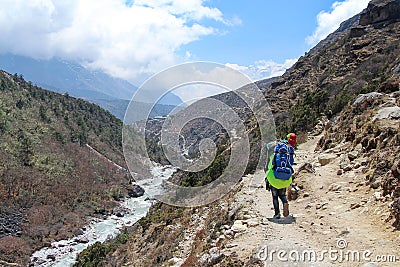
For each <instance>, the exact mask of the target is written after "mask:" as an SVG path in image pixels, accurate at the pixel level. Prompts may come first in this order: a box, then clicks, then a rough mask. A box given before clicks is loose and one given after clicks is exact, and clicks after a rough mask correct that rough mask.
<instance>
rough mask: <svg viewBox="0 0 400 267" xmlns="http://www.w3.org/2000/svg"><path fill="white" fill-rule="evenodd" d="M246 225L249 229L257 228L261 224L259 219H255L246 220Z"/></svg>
mask: <svg viewBox="0 0 400 267" xmlns="http://www.w3.org/2000/svg"><path fill="white" fill-rule="evenodd" d="M246 224H247V226H248V227H255V226H257V225H259V224H260V223H259V222H258V220H257V219H254V218H253V219H248V220H246Z"/></svg>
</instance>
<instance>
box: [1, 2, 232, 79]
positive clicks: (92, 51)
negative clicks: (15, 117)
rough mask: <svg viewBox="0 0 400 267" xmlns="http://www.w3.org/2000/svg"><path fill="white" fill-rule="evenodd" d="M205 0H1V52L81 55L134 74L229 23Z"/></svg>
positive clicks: (168, 61)
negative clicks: (211, 23) (128, 1)
mask: <svg viewBox="0 0 400 267" xmlns="http://www.w3.org/2000/svg"><path fill="white" fill-rule="evenodd" d="M203 2H204V0H136V1H134V2H132V4H130V5H126V1H125V0H85V1H81V0H70V1H59V0H30V1H25V0H0V5H1V6H3V7H7V8H2V9H0V36H1V42H0V53H6V52H10V53H14V54H18V55H24V56H29V57H33V58H51V57H60V58H64V59H69V60H78V61H80V62H81V63H83V64H84V65H86V66H89V67H92V68H96V69H103V70H105V71H106V72H108V73H109V74H111V75H114V76H118V77H122V78H126V79H130V80H132V79H133V78H135V77H137V76H140V75H143V74H150V73H154V72H157V71H159V70H161V69H163V68H165V67H167V66H171V65H173V64H175V63H177V62H178V61H179V60H178V59H177V55H176V51H177V50H178V49H179V48H180V47H181V46H182V45H184V44H187V43H190V42H193V41H195V40H198V39H199V38H201V36H204V35H210V34H215V33H216V32H217V29H215V28H212V27H209V26H207V25H206V24H204V23H205V20H204V19H209V20H214V21H217V22H220V23H223V24H229V21H225V19H224V18H223V15H222V13H221V11H220V10H218V9H217V8H210V7H207V6H205V5H204V3H203Z"/></svg>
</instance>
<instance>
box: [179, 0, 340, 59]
mask: <svg viewBox="0 0 400 267" xmlns="http://www.w3.org/2000/svg"><path fill="white" fill-rule="evenodd" d="M334 2H335V1H329V0H295V1H288V0H286V1H265V0H251V1H248V0H247V1H246V0H235V1H222V0H215V1H209V3H210V5H212V6H216V7H218V9H220V10H221V12H222V13H223V14H224V15H225V16H226V17H228V18H232V17H237V18H239V19H240V20H241V23H240V24H238V25H233V26H223V27H222V26H221V31H226V33H225V34H220V35H219V34H217V35H209V36H205V37H202V38H201V40H199V41H197V42H193V43H190V44H188V45H186V46H183V47H182V49H187V50H189V51H191V52H192V53H193V54H194V55H196V57H198V58H199V59H202V60H215V61H218V62H230V63H237V64H241V65H249V64H252V63H254V62H255V61H258V60H262V59H264V60H274V61H277V62H283V61H284V60H285V59H288V58H297V57H299V56H301V55H302V54H304V52H305V51H307V50H308V49H309V48H310V46H309V45H308V44H307V43H306V40H305V39H306V37H307V36H308V35H311V34H312V33H313V31H314V30H315V29H316V27H317V19H316V18H317V15H318V13H319V12H321V11H323V10H325V11H329V10H331V6H332V4H333V3H334Z"/></svg>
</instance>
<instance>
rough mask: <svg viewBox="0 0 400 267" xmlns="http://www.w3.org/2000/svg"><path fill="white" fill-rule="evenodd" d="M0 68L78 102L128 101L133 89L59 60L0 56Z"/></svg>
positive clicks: (107, 77) (100, 74)
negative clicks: (92, 99)
mask: <svg viewBox="0 0 400 267" xmlns="http://www.w3.org/2000/svg"><path fill="white" fill-rule="evenodd" d="M0 68H1V69H4V70H5V71H7V72H9V73H18V74H22V75H23V76H24V77H25V79H26V80H29V81H32V82H33V83H35V84H37V85H38V86H41V87H43V88H48V89H50V90H53V91H55V92H58V93H65V92H68V93H69V94H70V95H71V96H74V97H80V98H106V99H131V97H132V95H133V93H134V92H135V91H136V90H137V88H136V87H135V86H133V85H131V84H130V83H128V82H127V81H125V80H122V79H117V78H113V77H111V76H109V75H107V74H105V73H103V72H100V71H90V70H88V69H86V68H84V67H83V66H81V65H79V64H76V63H73V62H69V61H63V60H59V59H55V58H53V59H50V60H35V59H32V58H28V57H23V56H17V55H11V54H3V55H0Z"/></svg>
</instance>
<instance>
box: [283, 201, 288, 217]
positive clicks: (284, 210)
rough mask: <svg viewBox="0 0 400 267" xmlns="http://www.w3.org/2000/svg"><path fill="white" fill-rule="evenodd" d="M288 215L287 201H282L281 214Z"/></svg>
mask: <svg viewBox="0 0 400 267" xmlns="http://www.w3.org/2000/svg"><path fill="white" fill-rule="evenodd" d="M288 215H289V203H283V216H285V217H287V216H288Z"/></svg>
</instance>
